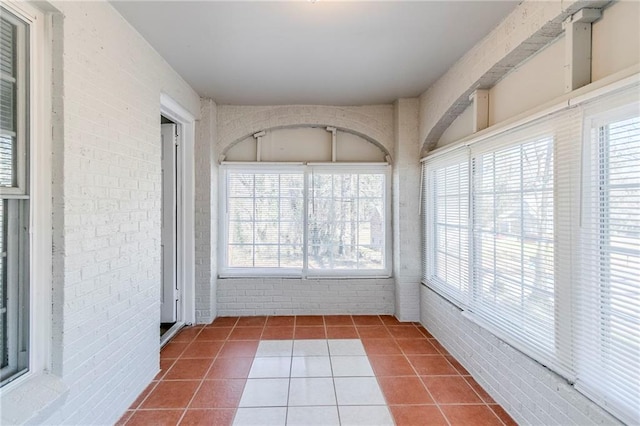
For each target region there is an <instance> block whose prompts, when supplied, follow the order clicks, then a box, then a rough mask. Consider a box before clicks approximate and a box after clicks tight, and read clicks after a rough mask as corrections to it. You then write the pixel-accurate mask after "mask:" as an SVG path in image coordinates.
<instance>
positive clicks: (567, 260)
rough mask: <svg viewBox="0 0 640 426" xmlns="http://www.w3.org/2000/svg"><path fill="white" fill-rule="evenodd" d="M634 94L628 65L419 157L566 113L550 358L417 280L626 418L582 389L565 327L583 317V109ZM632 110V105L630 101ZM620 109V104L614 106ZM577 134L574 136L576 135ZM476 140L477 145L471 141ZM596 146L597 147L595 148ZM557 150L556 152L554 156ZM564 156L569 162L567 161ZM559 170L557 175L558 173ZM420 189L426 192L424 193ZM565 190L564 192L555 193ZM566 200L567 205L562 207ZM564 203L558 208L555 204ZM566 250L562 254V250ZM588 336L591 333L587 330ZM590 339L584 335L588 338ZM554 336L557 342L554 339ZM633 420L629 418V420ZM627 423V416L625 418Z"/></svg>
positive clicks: (639, 83)
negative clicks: (579, 301) (579, 313)
mask: <svg viewBox="0 0 640 426" xmlns="http://www.w3.org/2000/svg"><path fill="white" fill-rule="evenodd" d="M638 93H640V73H638V72H637V68H629V69H628V70H625V71H623V72H621V73H618V74H616V75H614V76H612V77H611V78H607V79H604V80H603V81H599V82H597V83H593V84H591V85H588V86H585V87H584V88H581V89H578V90H576V91H574V92H571V93H569V94H567V95H563V96H561V97H559V98H558V99H557V100H556V101H554V102H551V103H549V104H546V105H544V106H542V107H541V108H537V109H534V110H532V111H529V112H525V113H524V114H522V115H520V116H518V117H516V118H515V119H513V120H509V121H508V122H505V123H504V124H501V125H498V126H495V127H491V128H488V129H486V130H485V131H482V132H479V133H476V134H473V135H471V136H469V137H467V138H464V139H462V140H460V141H458V142H455V143H453V144H451V145H448V146H446V147H443V148H440V149H438V150H436V151H432V152H430V153H429V155H428V156H427V157H425V158H423V159H422V160H421V162H423V164H424V165H423V167H424V168H425V169H427V168H428V167H429V164H431V163H435V162H438V161H440V160H442V159H444V158H445V157H446V156H448V155H450V154H451V153H452V152H453V151H455V150H457V149H460V148H462V147H473V149H472V156H471V157H472V158H473V157H474V155H475V154H477V153H478V152H480V153H481V152H483V151H482V150H483V148H484V147H486V146H489V148H490V149H489V150H499V149H500V147H499V144H498V143H496V144H492V143H491V141H492V140H493V139H496V140H497V139H499V138H500V137H501V136H502V135H508V134H509V133H510V132H511V131H513V132H519V131H520V130H521V129H526V128H527V126H529V125H530V124H534V123H536V122H537V121H538V120H539V119H543V118H544V117H546V116H549V115H551V114H553V116H552V117H550V119H551V120H550V122H553V120H555V119H558V120H563V119H566V117H569V118H568V120H571V121H570V122H569V121H568V122H567V123H568V124H567V126H569V125H570V126H572V128H571V129H570V130H566V129H565V130H563V134H564V136H562V138H565V139H563V141H562V142H561V143H559V144H558V143H556V146H555V148H554V156H555V157H556V158H554V163H555V164H556V167H554V172H553V173H554V201H557V200H558V198H557V197H559V196H562V197H563V198H562V201H563V202H562V203H554V204H555V206H554V216H553V221H554V248H555V250H554V276H555V282H556V287H555V294H556V302H555V303H557V306H556V307H555V309H554V310H555V312H556V315H555V323H554V325H555V331H556V336H557V338H556V347H555V353H552V354H551V355H552V358H548V357H547V356H545V354H543V353H540V352H539V351H537V350H535V349H534V350H532V348H531V347H530V346H529V345H523V344H521V343H520V342H519V341H517V340H515V338H514V336H512V335H511V333H509V332H508V331H505V330H503V329H502V328H497V327H496V326H494V324H492V323H489V322H487V321H485V320H484V318H482V317H480V316H478V315H477V314H475V313H474V312H473V305H472V304H470V305H469V306H467V305H466V304H461V303H459V302H457V301H456V300H454V299H452V298H451V297H450V296H448V295H447V294H446V293H443V292H442V291H439V289H438V288H437V287H434V286H433V285H432V284H431V283H430V282H429V279H428V277H429V276H428V271H426V272H425V274H424V277H423V284H424V285H425V286H427V287H429V288H430V289H432V290H433V291H435V292H436V293H437V294H439V295H440V296H442V297H443V298H445V299H446V300H448V301H449V302H450V303H452V304H453V305H455V306H457V307H459V308H460V310H461V312H460V314H461V315H462V316H463V317H465V318H466V319H468V320H470V321H472V322H474V323H475V324H476V325H478V326H480V327H482V328H484V329H485V330H487V331H488V332H490V333H492V334H494V335H495V336H497V337H498V338H499V339H501V340H503V341H504V342H505V343H507V344H508V345H510V346H511V347H513V348H514V349H516V350H518V351H520V352H522V353H523V354H524V355H525V356H528V357H529V358H531V359H533V360H534V361H536V362H538V363H540V364H542V365H544V366H545V367H546V368H549V369H551V370H552V371H553V372H555V373H557V374H558V375H560V376H561V377H563V378H565V379H566V381H567V382H568V384H569V385H570V386H572V387H573V388H574V389H575V390H576V391H577V392H580V393H582V394H583V395H585V396H587V397H588V398H590V399H592V400H593V401H594V402H595V403H596V404H597V405H598V406H600V407H601V408H603V409H604V410H606V411H608V412H609V413H610V414H612V415H613V416H615V417H617V418H618V419H621V420H622V421H629V417H628V415H627V413H625V412H623V411H621V409H619V408H616V407H613V406H612V405H609V404H608V403H607V401H606V400H603V399H599V398H598V396H597V395H594V394H592V393H591V392H590V391H589V389H585V388H584V387H583V386H581V384H580V378H579V376H578V375H577V373H579V372H578V371H576V370H577V367H578V366H577V361H576V360H577V354H576V353H574V350H575V344H576V339H578V337H579V336H578V335H579V333H580V332H579V331H577V328H574V329H571V323H573V324H574V325H575V324H576V322H577V321H584V320H585V318H584V317H582V318H579V319H577V320H576V318H575V317H574V316H573V315H574V310H575V309H576V307H575V304H576V294H577V292H575V291H573V290H572V288H573V287H574V286H576V285H580V281H581V278H580V277H581V271H580V270H579V269H578V268H579V266H578V265H579V263H580V262H579V259H580V257H581V253H582V251H581V250H582V249H583V247H582V244H581V243H579V242H577V241H578V235H579V234H581V227H582V221H583V219H584V216H583V215H584V212H583V208H584V206H583V197H585V195H586V192H585V191H588V188H587V189H585V188H584V186H583V183H584V178H585V177H584V173H585V171H586V170H587V169H588V167H587V166H588V164H585V163H584V161H585V160H586V161H587V162H588V158H584V157H585V156H586V157H588V155H587V154H588V149H585V148H589V147H590V146H589V143H590V142H589V141H588V140H587V139H590V137H589V130H590V129H591V127H592V123H589V122H588V121H587V119H588V118H589V117H590V115H589V114H588V113H587V111H588V109H591V108H594V107H593V106H592V105H595V106H596V108H608V109H609V110H610V111H613V112H611V113H610V114H609V115H617V114H615V109H616V106H617V105H619V104H624V105H626V103H624V102H628V101H623V100H621V99H627V98H630V97H632V96H635V97H636V99H637V94H638ZM634 105H635V108H636V109H637V104H634ZM618 109H622V108H618ZM603 116H604V114H598V118H602V117H603ZM569 134H571V135H573V138H572V139H570V140H568V139H566V138H567V135H569ZM576 135H577V137H576ZM476 144H477V146H476ZM595 149H597V147H596V148H595ZM576 152H580V153H581V154H582V157H583V158H580V155H578V156H577V158H576ZM560 153H561V155H560ZM567 160H569V161H567ZM563 162H567V163H566V164H563ZM560 164H562V166H561V167H559V165H560ZM559 175H561V176H562V179H559V178H558V176H559ZM425 182H426V178H425V177H423V184H424V183H425ZM425 193H426V192H425ZM426 194H427V196H426V197H425V201H426V202H425V201H423V206H425V207H426V211H425V212H423V218H426V220H428V217H429V214H430V213H429V210H430V209H429V206H428V204H427V203H428V201H429V197H428V193H426ZM561 194H565V195H561ZM567 203H569V207H567ZM561 204H562V205H564V206H565V207H563V208H561V207H560V205H561ZM423 232H424V233H423V235H424V236H425V240H424V245H423V250H424V252H423V254H424V255H425V261H424V264H425V265H428V261H429V257H430V256H432V255H431V254H430V251H431V248H432V242H431V241H429V239H428V238H427V237H428V235H429V234H428V233H427V228H425V229H424V230H423ZM567 251H568V252H569V253H566V252H567ZM469 256H470V260H469V261H470V262H472V259H471V257H472V253H471V252H470V253H469ZM589 336H591V335H590V334H589ZM589 338H590V337H589ZM558 339H560V344H558ZM632 420H634V419H632ZM631 422H632V423H633V421H631Z"/></svg>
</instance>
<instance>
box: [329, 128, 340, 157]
mask: <svg viewBox="0 0 640 426" xmlns="http://www.w3.org/2000/svg"><path fill="white" fill-rule="evenodd" d="M327 132H331V162H333V163H335V162H336V161H337V155H338V154H337V151H338V134H337V133H338V131H337V129H336V128H335V127H327Z"/></svg>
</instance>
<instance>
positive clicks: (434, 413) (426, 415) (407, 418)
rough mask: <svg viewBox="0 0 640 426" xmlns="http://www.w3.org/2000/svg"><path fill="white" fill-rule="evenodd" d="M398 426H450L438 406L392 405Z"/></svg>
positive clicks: (392, 412) (392, 411)
mask: <svg viewBox="0 0 640 426" xmlns="http://www.w3.org/2000/svg"><path fill="white" fill-rule="evenodd" d="M389 408H390V409H391V414H393V418H394V420H395V421H396V425H397V426H448V423H447V420H446V419H445V418H444V416H443V415H442V413H441V412H440V410H439V409H438V407H437V406H436V405H392V406H391V407H389Z"/></svg>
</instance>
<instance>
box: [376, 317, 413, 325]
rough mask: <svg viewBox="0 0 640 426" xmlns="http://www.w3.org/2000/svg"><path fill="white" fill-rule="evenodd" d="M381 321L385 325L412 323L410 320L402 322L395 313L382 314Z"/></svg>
mask: <svg viewBox="0 0 640 426" xmlns="http://www.w3.org/2000/svg"><path fill="white" fill-rule="evenodd" d="M380 321H382V323H383V324H384V325H405V324H408V325H411V323H409V322H400V320H399V319H398V318H396V317H394V316H393V315H380Z"/></svg>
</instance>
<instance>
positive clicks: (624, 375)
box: [573, 94, 640, 424]
mask: <svg viewBox="0 0 640 426" xmlns="http://www.w3.org/2000/svg"><path fill="white" fill-rule="evenodd" d="M585 116H586V119H585V138H584V164H583V168H584V172H583V199H582V206H581V207H582V224H581V227H580V236H579V237H580V239H579V247H578V250H579V252H580V259H581V261H580V262H579V268H578V271H579V274H578V276H577V279H576V281H575V284H576V286H575V290H574V299H573V300H574V304H575V307H574V311H573V322H574V324H575V341H574V345H575V347H574V353H575V355H576V357H575V371H576V387H577V388H578V389H580V390H582V391H583V392H584V393H586V394H588V395H589V396H590V397H592V398H593V399H594V400H596V401H598V402H599V403H600V404H601V405H602V406H604V407H606V408H608V409H610V410H612V411H613V412H615V413H618V415H619V416H620V418H621V419H622V420H623V421H626V422H628V423H629V424H637V423H640V413H639V408H638V407H640V104H639V103H638V99H637V96H636V97H635V99H634V97H633V96H629V95H628V94H627V95H623V96H617V97H616V96H614V97H612V98H611V100H610V102H608V103H607V102H600V103H596V104H594V105H591V106H589V107H587V109H586V111H585Z"/></svg>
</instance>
